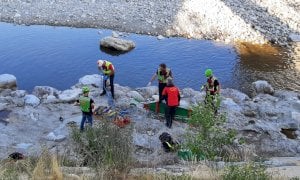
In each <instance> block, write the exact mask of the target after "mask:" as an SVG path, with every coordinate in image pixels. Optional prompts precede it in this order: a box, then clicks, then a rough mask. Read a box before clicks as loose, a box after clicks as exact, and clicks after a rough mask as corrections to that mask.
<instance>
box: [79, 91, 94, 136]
mask: <svg viewBox="0 0 300 180" xmlns="http://www.w3.org/2000/svg"><path fill="white" fill-rule="evenodd" d="M89 92H90V89H89V87H87V86H84V87H83V88H82V93H83V96H80V97H79V100H77V101H76V102H75V105H80V109H81V111H82V119H81V123H80V130H81V131H83V129H84V124H85V121H86V120H88V123H89V124H90V125H91V126H92V125H93V109H94V107H95V104H94V101H93V99H92V98H90V97H89Z"/></svg>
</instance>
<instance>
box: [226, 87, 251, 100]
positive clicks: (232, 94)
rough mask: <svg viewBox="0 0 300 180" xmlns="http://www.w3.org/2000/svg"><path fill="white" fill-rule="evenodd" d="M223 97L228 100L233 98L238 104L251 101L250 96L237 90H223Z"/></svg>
mask: <svg viewBox="0 0 300 180" xmlns="http://www.w3.org/2000/svg"><path fill="white" fill-rule="evenodd" d="M221 95H222V96H223V97H226V98H231V99H232V100H233V101H234V102H236V103H238V104H239V103H241V102H243V101H246V100H250V98H249V96H248V95H246V94H244V93H242V92H240V91H238V90H235V89H230V88H226V89H222V92H221Z"/></svg>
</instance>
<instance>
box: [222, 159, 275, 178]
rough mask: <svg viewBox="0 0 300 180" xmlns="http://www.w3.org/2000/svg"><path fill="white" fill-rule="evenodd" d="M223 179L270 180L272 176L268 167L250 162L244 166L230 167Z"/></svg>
mask: <svg viewBox="0 0 300 180" xmlns="http://www.w3.org/2000/svg"><path fill="white" fill-rule="evenodd" d="M222 178H223V179H224V180H234V179H243V180H269V179H271V176H270V175H269V174H268V173H267V172H266V167H265V166H264V165H262V164H261V163H254V162H249V163H247V164H244V165H232V166H228V167H227V168H226V169H225V172H224V174H223V175H222Z"/></svg>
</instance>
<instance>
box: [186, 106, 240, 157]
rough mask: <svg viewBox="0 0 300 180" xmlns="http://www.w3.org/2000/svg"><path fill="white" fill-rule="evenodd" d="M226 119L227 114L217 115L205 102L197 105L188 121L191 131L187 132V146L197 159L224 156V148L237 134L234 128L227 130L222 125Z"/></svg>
mask: <svg viewBox="0 0 300 180" xmlns="http://www.w3.org/2000/svg"><path fill="white" fill-rule="evenodd" d="M225 121H226V117H225V115H215V113H214V111H213V109H211V108H210V107H209V106H205V105H203V104H199V105H198V106H195V107H194V108H193V113H192V116H191V119H190V120H189V122H188V123H189V125H190V126H191V131H189V133H188V134H187V143H186V146H187V147H185V148H187V149H190V150H191V151H192V153H193V154H194V155H195V156H196V158H197V159H204V158H206V159H211V160H213V159H215V157H217V156H222V148H223V147H224V146H225V145H231V144H232V143H233V140H234V139H235V136H236V132H235V131H234V130H228V131H227V130H226V129H225V128H223V127H222V125H223V124H224V122H225ZM225 155H227V154H225ZM223 158H224V159H228V157H223Z"/></svg>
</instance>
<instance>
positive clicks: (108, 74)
mask: <svg viewBox="0 0 300 180" xmlns="http://www.w3.org/2000/svg"><path fill="white" fill-rule="evenodd" d="M97 64H98V69H99V70H101V71H102V73H103V75H104V76H103V91H102V93H101V94H100V96H103V95H105V94H106V81H107V80H108V79H109V83H110V92H111V96H112V98H113V99H115V91H114V78H115V68H114V65H113V64H112V63H111V62H109V61H106V60H98V61H97Z"/></svg>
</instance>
